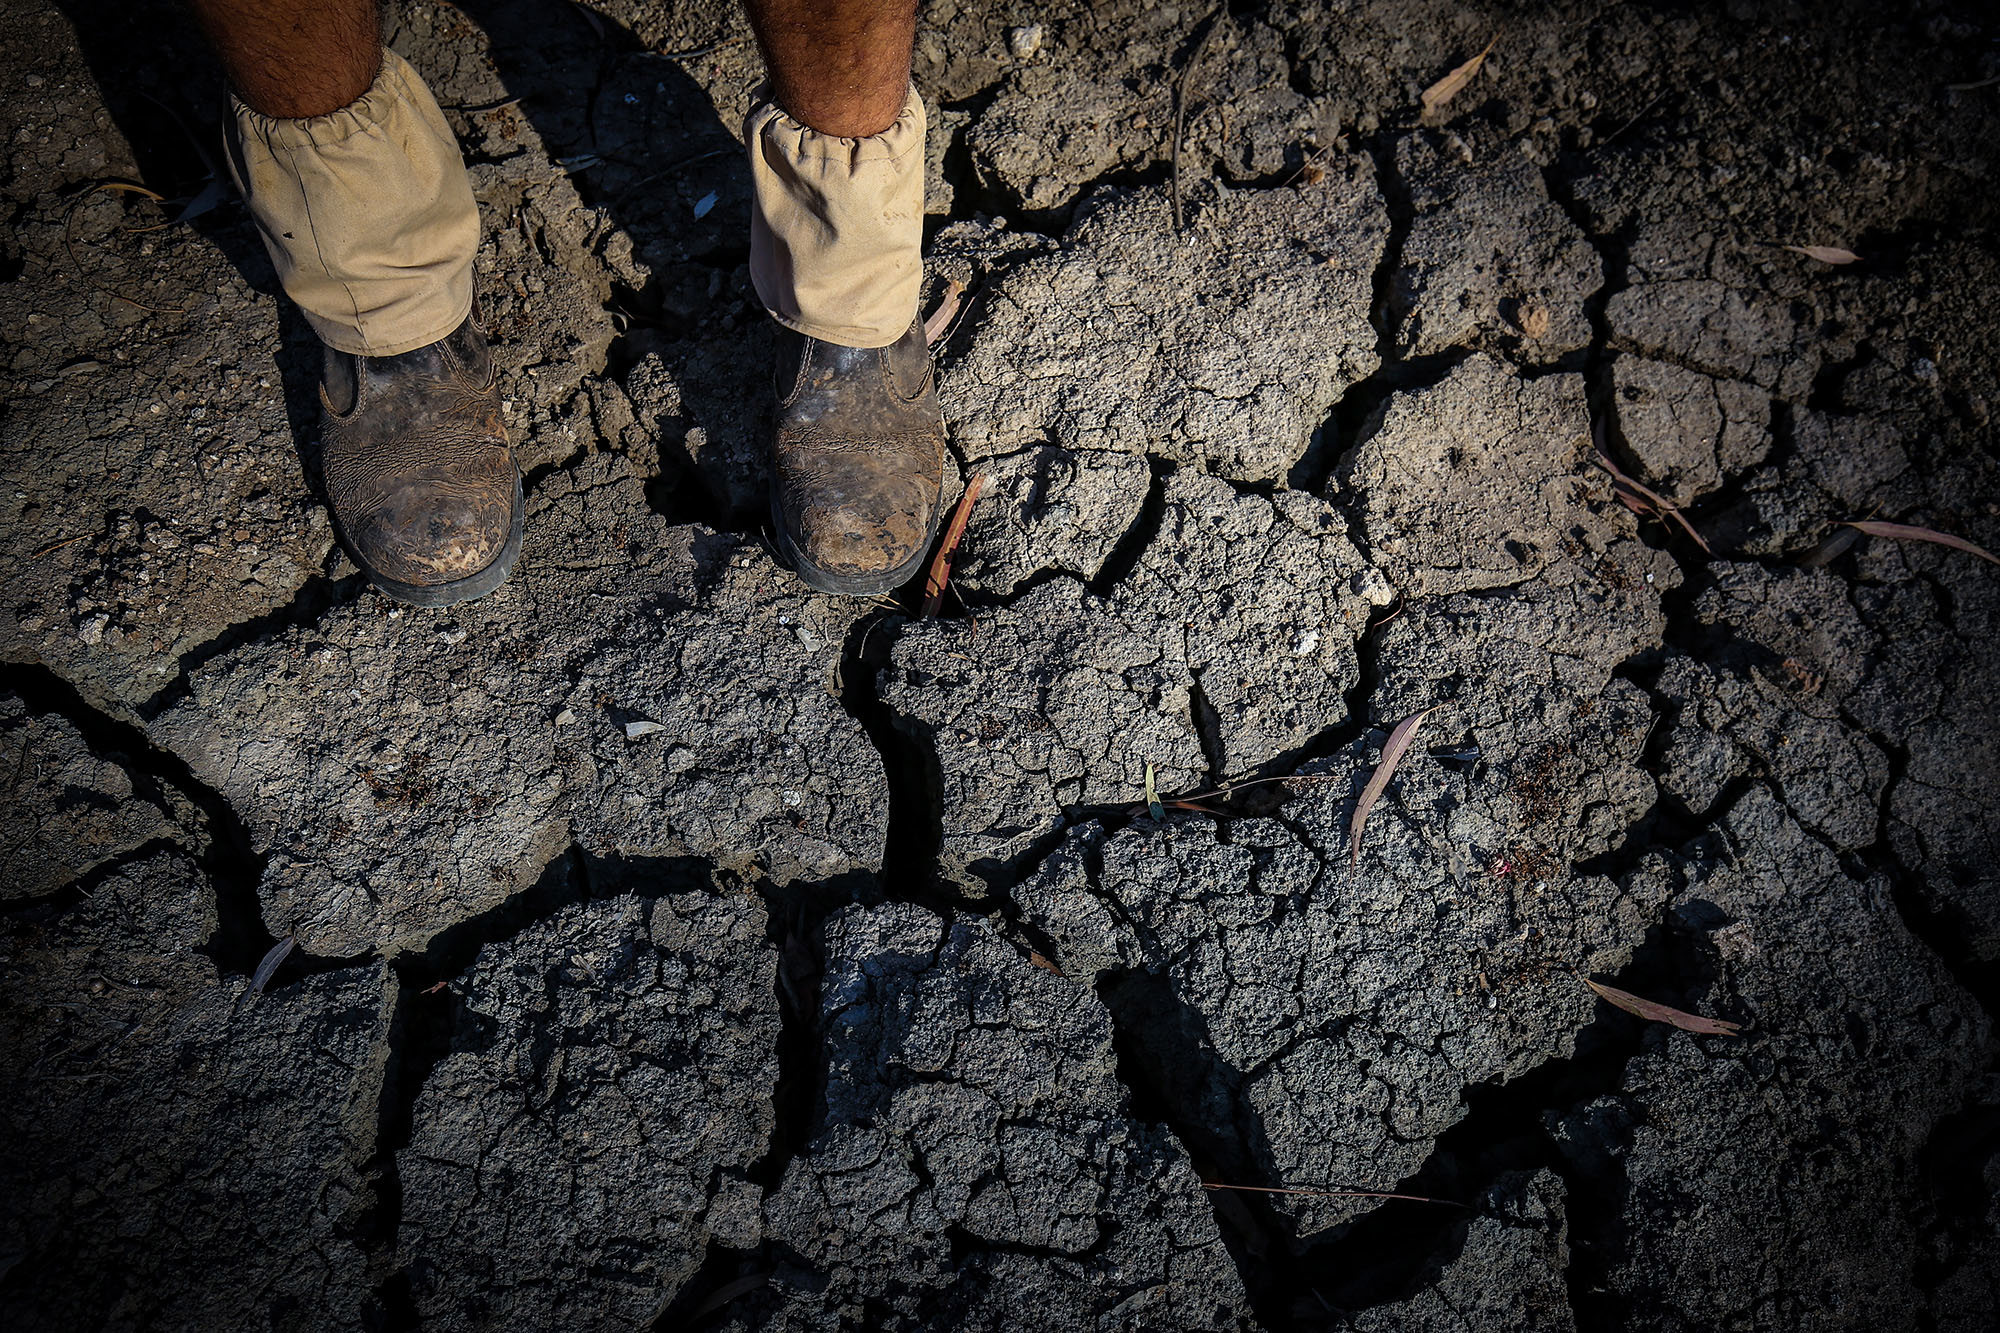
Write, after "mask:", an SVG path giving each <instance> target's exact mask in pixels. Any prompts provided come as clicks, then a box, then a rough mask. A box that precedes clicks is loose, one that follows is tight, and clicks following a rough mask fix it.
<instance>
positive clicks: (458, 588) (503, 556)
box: [347, 475, 527, 607]
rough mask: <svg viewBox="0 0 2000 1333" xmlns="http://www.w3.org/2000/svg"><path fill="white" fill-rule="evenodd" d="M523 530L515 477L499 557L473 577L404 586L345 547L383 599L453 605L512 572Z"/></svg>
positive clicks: (478, 594)
mask: <svg viewBox="0 0 2000 1333" xmlns="http://www.w3.org/2000/svg"><path fill="white" fill-rule="evenodd" d="M526 527H527V523H526V507H525V506H524V505H523V503H522V497H521V478H520V477H519V476H518V475H516V476H515V478H514V513H513V517H512V518H511V519H510V520H509V522H508V525H507V543H506V545H504V546H502V547H501V548H500V554H499V555H496V556H494V557H493V563H492V564H490V565H488V566H486V568H484V569H482V570H480V571H479V572H478V573H477V574H470V575H467V576H466V577H465V578H462V579H453V580H452V581H451V582H450V583H432V584H419V583H404V582H403V581H402V580H400V579H392V578H390V577H389V576H388V575H386V574H384V573H381V572H380V571H379V570H377V569H376V568H375V567H374V566H372V565H370V564H369V563H368V562H367V561H366V560H363V559H362V558H361V556H360V555H359V554H358V553H357V552H355V551H354V549H353V548H352V546H350V547H349V548H348V552H347V553H348V554H349V555H350V556H353V558H354V563H355V564H357V565H359V566H361V572H362V573H364V574H366V575H367V576H368V581H369V582H370V583H372V584H374V585H375V587H376V588H377V589H378V590H380V591H381V592H382V593H383V594H384V595H386V596H389V597H393V598H395V599H396V600H397V601H399V602H402V603H404V604H405V605H408V606H423V607H437V606H456V605H458V604H459V603H460V602H469V601H472V600H473V599H474V598H478V597H484V596H485V595H486V594H487V593H489V592H492V591H493V590H494V589H495V588H497V587H499V586H500V585H501V584H503V583H505V582H506V581H507V576H508V575H509V574H511V573H513V572H514V562H515V561H516V560H518V559H520V558H521V533H522V532H523V531H524V530H525V529H526Z"/></svg>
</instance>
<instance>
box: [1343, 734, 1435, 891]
mask: <svg viewBox="0 0 2000 1333" xmlns="http://www.w3.org/2000/svg"><path fill="white" fill-rule="evenodd" d="M1435 711H1436V709H1435V708H1426V709H1424V710H1423V711H1422V712H1420V713H1412V714H1410V715H1409V716H1408V717H1406V718H1404V719H1403V720H1402V721H1401V722H1398V723H1397V724H1396V727H1395V730H1393V731H1391V732H1390V733H1389V739H1388V740H1386V741H1383V742H1382V761H1381V762H1380V763H1378V764H1376V765H1375V773H1374V775H1373V776H1372V777H1370V778H1369V779H1368V785H1367V786H1365V787H1363V788H1362V789H1361V799H1360V800H1358V801H1356V802H1355V803H1354V823H1353V826H1352V828H1351V829H1350V831H1349V835H1348V844H1347V865H1348V868H1349V869H1350V870H1353V869H1358V868H1359V867H1360V865H1361V830H1362V827H1363V826H1364V825H1366V824H1367V823H1368V812H1369V811H1370V810H1373V809H1374V808H1375V802H1377V801H1379V800H1381V799H1382V793H1383V791H1384V790H1385V789H1386V788H1387V787H1388V785H1389V779H1390V778H1392V777H1394V776H1396V765H1397V764H1398V763H1400V762H1401V761H1402V758H1403V752H1404V751H1405V750H1407V749H1409V748H1410V740H1411V738H1412V737H1414V736H1415V735H1416V734H1417V727H1418V726H1419V725H1420V724H1421V723H1422V722H1423V720H1424V719H1425V718H1426V717H1428V716H1429V715H1430V714H1431V713H1433V712H1435Z"/></svg>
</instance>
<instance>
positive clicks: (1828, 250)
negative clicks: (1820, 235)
mask: <svg viewBox="0 0 2000 1333" xmlns="http://www.w3.org/2000/svg"><path fill="white" fill-rule="evenodd" d="M1778 248H1779V249H1780V250H1789V251H1791V252H1792V253H1793V254H1795V255H1804V256H1805V257H1806V258H1807V259H1817V260H1818V261H1819V262H1820V263H1822V264H1854V263H1859V262H1860V260H1861V256H1860V255H1857V254H1855V253H1854V252H1853V251H1852V250H1843V249H1841V248H1840V247H1839V246H1837V245H1781V246H1779V247H1778Z"/></svg>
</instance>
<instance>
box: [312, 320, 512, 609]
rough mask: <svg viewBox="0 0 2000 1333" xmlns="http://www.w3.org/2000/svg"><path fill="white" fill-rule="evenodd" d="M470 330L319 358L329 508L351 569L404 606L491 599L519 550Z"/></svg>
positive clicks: (499, 430) (489, 390)
mask: <svg viewBox="0 0 2000 1333" xmlns="http://www.w3.org/2000/svg"><path fill="white" fill-rule="evenodd" d="M475 320H476V316H470V317H468V318H467V319H466V321H465V322H464V323H463V324H461V325H459V327H458V328H457V329H456V330H454V331H453V332H452V333H451V334H450V335H449V336H448V337H446V338H443V339H441V340H440V341H438V342H435V343H432V344H431V345H430V346H428V347H420V348H418V349H417V350H416V351H413V352H405V353H402V354H401V355H399V356H380V357H377V356H352V355H349V354H347V353H344V352H336V351H333V350H331V349H328V351H327V355H326V379H325V382H324V383H323V384H322V385H321V388H320V397H321V404H322V406H323V407H324V409H325V423H324V429H323V432H322V433H323V437H324V443H325V461H324V472H325V480H326V492H327V500H328V502H329V503H330V504H331V505H332V507H333V512H334V516H335V518H336V519H337V520H338V521H339V524H340V528H341V531H342V533H343V534H344V535H345V536H346V538H347V542H348V545H349V547H350V548H351V549H352V552H353V554H354V557H355V559H356V560H357V561H358V562H360V564H361V565H362V566H363V567H364V568H365V569H366V570H367V571H368V573H369V574H370V575H371V576H373V577H374V579H375V581H376V582H377V583H378V584H380V585H382V586H383V587H384V589H385V591H388V592H389V593H390V594H391V595H393V596H399V597H403V598H404V599H405V600H411V601H418V602H422V603H425V604H442V603H444V602H449V601H457V600H462V599H463V598H465V597H469V596H477V595H479V594H481V593H484V592H486V591H489V590H490V589H491V588H492V587H493V586H495V585H497V584H498V583H499V582H500V580H501V579H502V578H504V577H505V574H506V569H505V568H504V567H500V568H496V566H497V565H500V563H501V562H502V561H503V559H504V560H505V561H506V563H509V564H511V561H512V556H513V551H514V549H515V548H516V547H517V546H518V541H519V525H520V474H519V472H518V470H517V469H516V468H515V465H514V456H513V454H512V452H511V451H510V450H509V449H508V446H507V428H506V425H505V424H504V423H503V422H502V420H501V417H500V392H499V387H498V385H497V384H496V382H495V379H494V374H493V362H492V357H491V356H490V355H489V354H488V352H487V348H486V338H485V335H484V334H483V333H482V332H481V330H480V329H479V327H478V325H477V323H476V322H475Z"/></svg>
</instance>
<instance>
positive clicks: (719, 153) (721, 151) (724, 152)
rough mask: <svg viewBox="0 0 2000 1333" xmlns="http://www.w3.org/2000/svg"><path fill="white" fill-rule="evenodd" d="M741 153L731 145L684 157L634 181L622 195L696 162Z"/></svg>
mask: <svg viewBox="0 0 2000 1333" xmlns="http://www.w3.org/2000/svg"><path fill="white" fill-rule="evenodd" d="M742 151H743V148H742V146H741V145H740V144H731V145H729V147H727V148H711V149H709V150H708V151H707V152H706V153H696V154H695V155H694V156H693V157H684V158H682V159H681V160H680V161H678V162H676V163H674V164H673V165H672V166H670V167H668V168H667V169H666V170H665V171H656V172H654V173H653V174H652V175H650V176H648V177H646V178H645V179H644V180H640V181H634V182H633V183H632V184H630V185H628V186H626V187H625V190H624V193H625V194H630V193H632V191H634V190H637V189H641V188H643V187H644V186H647V185H651V184H652V183H653V182H654V181H656V180H659V179H660V178H662V177H664V176H671V175H673V174H674V173H675V172H677V171H680V170H682V169H683V168H685V167H691V166H693V165H694V164H695V163H697V162H706V161H708V160H709V159H710V158H711V157H727V156H729V155H730V154H731V153H740V152H742ZM620 197H621V198H623V197H624V196H623V195H621V196H620Z"/></svg>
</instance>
